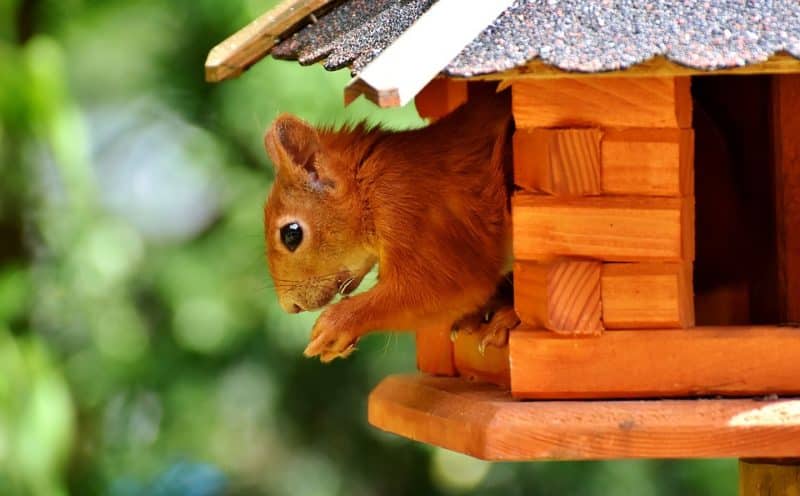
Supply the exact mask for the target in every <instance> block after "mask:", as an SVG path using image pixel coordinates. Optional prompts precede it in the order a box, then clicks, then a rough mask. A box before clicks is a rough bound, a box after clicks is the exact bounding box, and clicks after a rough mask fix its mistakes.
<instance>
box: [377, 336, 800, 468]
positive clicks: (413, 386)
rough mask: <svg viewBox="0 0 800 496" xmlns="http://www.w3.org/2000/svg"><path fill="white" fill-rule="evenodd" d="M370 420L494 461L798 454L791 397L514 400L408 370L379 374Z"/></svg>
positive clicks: (799, 431)
mask: <svg viewBox="0 0 800 496" xmlns="http://www.w3.org/2000/svg"><path fill="white" fill-rule="evenodd" d="M512 334H514V333H512ZM611 334H612V333H606V334H605V335H604V337H603V338H600V339H605V336H608V335H611ZM563 341H566V342H575V341H582V340H576V339H566V340H563ZM581 376H585V374H583V373H582V374H581ZM368 418H369V422H370V423H371V424H372V425H373V426H375V427H377V428H379V429H383V430H385V431H389V432H392V433H395V434H399V435H401V436H405V437H407V438H410V439H413V440H416V441H420V442H424V443H428V444H434V445H436V446H441V447H444V448H447V449H450V450H454V451H458V452H461V453H465V454H468V455H471V456H475V457H478V458H482V459H485V460H496V461H533V460H608V459H620V458H730V457H798V456H800V400H797V399H784V400H756V399H695V400H650V401H515V400H514V399H513V398H511V396H510V395H509V393H508V392H505V391H502V390H500V389H498V388H496V387H493V386H491V385H482V384H472V383H468V382H466V381H463V380H459V379H454V378H446V377H425V376H414V375H411V376H392V377H388V378H386V379H384V380H383V382H381V383H380V384H379V385H378V386H377V387H376V388H375V389H374V390H373V392H372V394H371V395H370V397H369V413H368Z"/></svg>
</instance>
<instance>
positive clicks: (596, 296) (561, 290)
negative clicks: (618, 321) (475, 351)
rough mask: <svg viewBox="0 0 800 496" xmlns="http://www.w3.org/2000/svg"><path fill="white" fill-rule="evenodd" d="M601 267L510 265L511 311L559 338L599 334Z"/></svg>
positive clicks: (585, 264)
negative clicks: (512, 296)
mask: <svg viewBox="0 0 800 496" xmlns="http://www.w3.org/2000/svg"><path fill="white" fill-rule="evenodd" d="M602 265H603V264H602V263H600V262H594V261H591V260H571V259H560V260H556V261H554V262H544V263H536V262H521V261H520V262H516V263H515V264H514V307H515V308H516V310H517V315H519V318H520V320H521V321H522V322H523V323H524V324H528V325H530V326H533V327H543V328H545V329H549V330H551V331H554V332H556V333H559V334H571V335H597V334H600V333H601V332H603V323H602V320H601V305H600V273H601V268H602Z"/></svg>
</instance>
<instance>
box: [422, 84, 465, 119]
mask: <svg viewBox="0 0 800 496" xmlns="http://www.w3.org/2000/svg"><path fill="white" fill-rule="evenodd" d="M466 102H467V82H466V81H462V80H455V79H447V78H436V79H434V80H433V81H431V82H430V83H428V84H427V85H426V86H425V87H424V88H423V89H422V91H420V92H419V94H418V95H417V96H416V97H415V98H414V103H415V105H416V107H417V113H418V114H419V116H420V117H423V118H428V119H438V118H440V117H444V116H445V115H447V114H449V113H450V112H452V111H453V110H455V109H457V108H458V107H459V106H461V105H462V104H464V103H466Z"/></svg>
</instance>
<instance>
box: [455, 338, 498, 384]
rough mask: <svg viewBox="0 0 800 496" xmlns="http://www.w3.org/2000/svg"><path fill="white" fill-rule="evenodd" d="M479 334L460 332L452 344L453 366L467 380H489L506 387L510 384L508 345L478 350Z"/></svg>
mask: <svg viewBox="0 0 800 496" xmlns="http://www.w3.org/2000/svg"><path fill="white" fill-rule="evenodd" d="M481 337H482V336H481V334H480V333H477V332H474V333H469V332H460V333H458V337H457V338H456V340H455V343H454V345H453V354H454V360H455V368H456V370H457V371H458V374H459V375H460V376H461V377H463V378H465V379H468V380H472V381H480V382H489V383H492V384H497V385H500V386H504V387H506V388H508V386H509V385H510V384H511V377H510V375H509V374H510V369H509V365H508V345H506V346H504V347H502V348H499V347H497V346H487V347H486V348H485V350H484V352H483V354H481V353H480V351H479V346H478V345H479V344H480V340H481Z"/></svg>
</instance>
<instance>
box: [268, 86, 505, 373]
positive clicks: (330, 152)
mask: <svg viewBox="0 0 800 496" xmlns="http://www.w3.org/2000/svg"><path fill="white" fill-rule="evenodd" d="M509 100H510V98H509V95H508V92H504V93H499V94H496V95H494V96H491V97H488V98H485V99H479V100H477V101H470V102H469V103H467V104H465V105H463V106H462V107H460V108H458V109H456V110H455V111H454V112H452V113H451V114H449V115H448V116H446V117H444V118H442V119H440V120H438V121H436V122H434V123H433V124H431V125H429V126H428V127H425V128H421V129H415V130H408V131H398V132H392V131H386V130H381V129H378V128H372V129H370V128H367V127H365V126H364V125H358V126H355V127H351V128H344V129H341V130H338V131H335V130H331V129H326V128H315V127H312V126H311V125H309V124H307V123H306V122H304V121H302V120H300V119H298V118H297V117H293V116H291V115H287V114H283V115H280V116H279V117H278V118H277V119H276V120H275V122H274V123H273V124H272V126H271V127H270V129H269V130H268V131H267V133H266V135H265V137H264V144H265V147H266V150H267V153H268V154H269V156H270V158H271V160H272V162H273V164H274V167H275V181H274V184H273V187H272V190H271V192H270V194H269V197H268V199H267V202H266V205H265V207H264V230H265V238H266V244H267V259H268V265H269V270H270V273H271V275H272V278H273V281H274V283H275V288H276V293H277V295H278V298H279V301H280V305H281V307H282V308H283V309H284V310H285V311H287V312H290V313H296V312H300V311H304V310H315V309H319V308H322V307H324V306H326V305H328V303H330V302H331V301H332V300H333V298H334V297H335V296H336V295H337V294H341V295H343V298H342V299H341V300H340V301H338V302H336V303H334V304H332V305H330V306H328V307H327V308H326V309H325V310H324V311H323V312H322V314H321V315H320V317H319V318H318V320H317V321H316V323H315V324H314V328H313V330H312V334H311V341H310V343H309V345H308V347H307V348H306V349H305V352H304V353H305V355H306V356H309V357H313V356H319V357H320V359H321V360H322V361H323V362H328V361H330V360H333V359H334V358H337V357H343V356H347V355H348V354H350V353H351V352H352V350H353V349H354V345H355V344H356V342H357V341H358V339H359V338H360V337H361V336H362V335H364V334H366V333H368V332H371V331H375V330H381V329H418V328H420V327H423V326H425V327H430V326H431V325H432V324H435V325H439V324H441V325H452V326H453V328H454V329H465V330H472V331H475V330H477V328H478V327H480V332H483V333H484V337H483V340H482V346H485V345H487V344H488V345H500V344H503V343H504V341H505V339H507V331H508V330H509V329H510V328H513V327H514V326H516V325H517V324H518V322H519V321H518V319H517V316H516V314H515V313H514V310H513V307H511V306H510V305H505V306H501V304H500V303H499V302H498V301H497V300H496V299H495V298H493V296H494V295H495V293H496V290H497V288H498V286H501V285H502V284H501V283H502V282H503V281H504V278H506V274H507V272H508V271H509V270H510V261H511V218H510V212H509V195H510V193H511V191H510V189H511V187H510V184H511V181H510V174H511V173H510V167H509V163H508V162H509V160H508V157H509V153H508V146H509V140H508V137H509V136H510V133H511V126H512V119H511V112H510V102H509ZM376 263H377V264H378V281H377V283H376V284H375V286H374V287H372V288H370V289H369V290H367V291H365V292H363V293H360V294H356V295H353V296H348V295H350V293H352V291H353V290H355V289H356V287H358V285H359V284H360V283H361V281H362V279H363V277H364V276H365V275H366V274H367V273H368V272H369V271H370V270H371V269H372V267H373V266H374V265H375V264H376ZM498 306H500V308H497V307H498ZM487 310H488V311H490V313H487ZM484 316H485V317H484Z"/></svg>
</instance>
